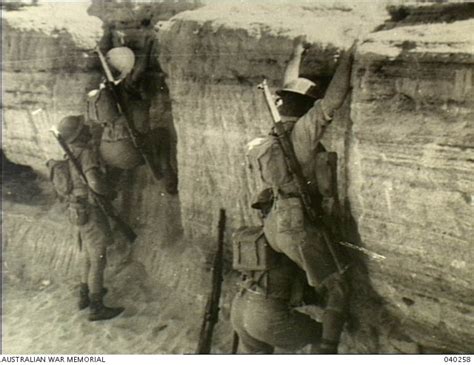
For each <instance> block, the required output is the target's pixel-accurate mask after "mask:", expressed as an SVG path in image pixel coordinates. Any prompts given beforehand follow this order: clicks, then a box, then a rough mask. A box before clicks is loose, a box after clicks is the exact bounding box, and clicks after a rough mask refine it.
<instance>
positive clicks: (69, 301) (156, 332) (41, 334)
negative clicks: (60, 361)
mask: <svg viewBox="0 0 474 365" xmlns="http://www.w3.org/2000/svg"><path fill="white" fill-rule="evenodd" d="M46 284H47V283H46ZM7 285H8V286H7V287H6V288H5V286H4V299H3V300H4V301H3V313H2V322H3V335H2V338H3V352H4V353H9V354H20V353H22V354H26V353H30V354H33V353H34V354H37V353H41V354H49V353H57V354H67V353H78V354H81V353H89V354H98V353H101V354H160V353H161V354H162V353H193V352H194V350H195V347H196V345H197V342H196V336H197V330H198V329H197V326H192V325H191V326H190V323H189V320H187V319H186V318H185V316H184V315H179V313H171V312H170V310H168V312H165V311H161V310H160V305H159V303H158V301H154V302H153V301H152V302H134V301H133V300H131V299H128V300H127V299H123V300H120V301H118V298H117V297H114V293H110V294H108V295H107V296H106V304H109V305H124V306H125V307H126V310H125V312H124V313H123V314H122V315H120V316H119V317H117V318H114V319H113V320H110V321H102V322H89V321H88V320H87V310H84V311H79V310H77V309H76V305H77V303H76V302H77V297H76V288H74V287H67V286H64V285H63V286H60V285H49V286H48V285H46V286H44V287H40V288H36V289H24V288H22V287H21V286H20V285H19V283H18V282H17V283H14V282H13V283H12V282H9V283H8V284H7ZM194 322H195V321H193V322H192V323H194ZM192 323H191V324H192ZM196 323H197V322H196Z"/></svg>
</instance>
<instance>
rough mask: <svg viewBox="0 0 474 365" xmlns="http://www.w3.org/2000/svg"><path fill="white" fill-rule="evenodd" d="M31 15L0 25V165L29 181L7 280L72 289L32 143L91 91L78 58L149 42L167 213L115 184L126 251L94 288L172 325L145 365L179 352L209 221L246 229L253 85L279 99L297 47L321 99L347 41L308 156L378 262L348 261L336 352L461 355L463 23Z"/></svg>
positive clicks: (381, 16) (140, 12) (374, 10)
mask: <svg viewBox="0 0 474 365" xmlns="http://www.w3.org/2000/svg"><path fill="white" fill-rule="evenodd" d="M98 4H99V5H98ZM467 5H470V4H467ZM48 6H49V5H41V6H39V7H31V8H28V9H27V10H23V11H18V12H16V11H15V12H7V13H6V14H7V15H6V17H5V18H4V20H5V21H4V22H3V24H4V25H3V26H4V27H5V28H4V29H3V32H2V34H4V36H2V42H3V49H4V55H5V56H6V57H5V59H6V62H4V63H3V66H2V67H3V68H2V73H3V76H4V81H5V82H4V84H3V89H4V90H3V91H4V95H5V98H4V101H3V104H2V111H3V120H2V123H3V141H2V150H3V152H4V153H5V154H6V156H7V157H8V159H10V160H11V161H13V162H15V163H17V164H22V165H28V166H31V167H32V168H33V170H34V171H35V172H37V173H39V175H40V176H39V177H38V178H37V179H36V180H34V182H33V183H34V184H37V185H38V186H39V188H40V189H41V190H42V192H43V193H42V194H43V195H42V198H41V199H36V198H35V196H34V195H31V200H30V201H28V199H23V200H22V202H21V204H19V203H18V202H11V201H9V200H8V197H6V198H7V200H6V203H4V222H3V228H4V245H5V244H6V246H5V250H4V257H3V260H4V265H5V266H4V267H5V268H6V270H7V274H9V276H11V277H15V278H19V279H20V280H21V282H22V283H33V284H35V283H36V284H37V283H41V282H42V281H43V280H49V281H52V282H55V281H56V282H67V283H69V284H70V285H74V284H75V283H76V282H77V274H78V273H77V266H78V253H79V251H78V248H77V245H76V244H75V242H76V241H75V238H74V232H73V231H72V230H71V229H70V228H69V226H67V225H65V224H64V223H65V222H64V221H63V220H62V219H63V217H62V216H63V212H62V211H61V210H60V209H59V207H58V206H56V205H54V204H53V201H54V196H53V195H52V193H51V190H50V188H49V186H48V183H47V182H46V181H45V180H44V177H45V169H44V161H45V160H46V159H48V158H53V157H59V156H60V151H59V150H58V148H57V147H56V146H55V144H54V143H55V142H54V140H53V139H52V138H50V136H49V134H48V133H47V129H49V128H50V126H51V125H53V124H56V123H57V122H58V121H59V120H60V119H61V118H62V117H63V116H65V115H67V114H70V113H80V112H81V111H82V110H83V107H84V101H85V100H84V95H85V92H86V91H88V90H90V89H92V88H95V87H96V85H97V82H98V80H99V78H100V73H99V67H98V64H97V61H96V60H95V57H90V51H91V50H92V49H93V48H94V47H95V45H96V43H97V42H98V41H101V42H105V43H103V44H104V45H108V46H110V45H111V44H112V43H113V42H114V41H115V42H120V41H124V42H130V44H131V45H133V46H134V47H138V48H139V47H140V45H141V43H140V42H141V40H143V38H144V37H143V35H144V34H145V33H146V34H147V35H148V36H150V35H154V34H155V32H156V31H157V30H158V38H157V42H156V48H155V51H156V59H155V63H154V66H153V69H152V70H151V75H152V77H151V78H150V80H161V78H162V77H166V85H164V84H163V85H161V84H158V85H161V86H160V88H159V90H160V91H156V93H155V94H154V96H153V100H152V103H151V109H150V111H151V115H152V123H156V125H166V126H169V127H173V128H174V129H175V131H176V141H177V142H176V143H177V145H176V151H177V157H176V164H177V167H178V172H179V195H178V196H177V197H175V196H169V195H167V194H166V193H165V190H164V188H163V186H162V184H161V183H160V182H155V181H153V179H152V177H151V175H150V173H149V172H148V170H147V169H146V168H145V167H140V168H138V169H137V170H135V171H132V172H130V173H127V174H125V175H124V176H123V177H122V179H121V181H120V186H121V188H122V189H121V193H120V196H119V199H118V200H117V201H116V206H117V207H118V208H119V210H120V212H121V214H122V215H123V216H124V218H125V219H126V220H128V221H129V222H130V223H131V225H132V226H133V228H134V229H135V230H136V231H137V233H138V234H139V239H138V241H137V242H136V243H135V244H134V246H128V245H126V244H124V243H123V242H119V244H118V245H116V246H114V247H113V248H111V249H110V255H109V257H110V267H109V268H108V275H107V277H108V278H109V279H107V280H108V285H109V287H110V286H111V289H112V292H115V293H118V295H120V298H121V299H120V300H121V301H122V302H123V304H124V305H125V306H126V307H127V308H128V309H127V310H128V312H127V313H129V315H133V313H137V312H140V310H141V309H142V307H141V305H142V303H145V304H146V303H148V305H149V304H150V303H151V302H152V301H154V300H159V302H160V312H162V313H164V314H163V315H162V317H160V318H161V319H163V318H165V319H166V318H175V317H176V316H179V317H180V321H177V322H176V321H175V322H173V323H174V324H175V325H176V324H178V326H177V327H176V326H174V327H173V326H170V327H173V328H175V329H173V330H169V331H165V333H164V334H163V335H162V336H164V338H165V340H164V342H166V337H168V338H182V343H180V344H177V345H176V346H175V345H173V347H170V346H168V347H163V348H160V349H159V350H157V351H162V352H192V351H194V345H195V344H194V343H193V341H195V339H197V336H198V326H199V324H200V323H199V321H200V319H197V318H199V317H200V315H201V312H202V309H203V308H204V302H205V297H204V295H203V294H204V293H206V292H207V290H208V287H209V282H208V278H209V271H208V267H209V261H210V257H211V255H210V254H211V252H212V250H213V249H214V248H213V246H214V242H215V237H216V227H217V216H218V211H219V208H221V207H222V208H225V209H226V210H227V215H228V218H229V219H228V232H227V233H228V234H229V233H231V230H232V229H233V228H236V227H239V226H240V225H243V224H255V223H258V220H257V217H256V215H255V214H254V213H253V212H252V211H251V209H250V208H249V205H250V201H251V199H252V195H253V192H254V191H255V190H256V189H257V186H256V182H255V180H254V178H253V176H251V175H250V174H249V172H248V170H247V161H246V159H245V145H246V143H248V142H249V141H251V140H252V139H253V138H255V137H256V136H259V135H263V134H265V133H267V132H268V130H269V128H270V125H271V122H270V120H269V116H268V111H267V109H266V106H265V104H264V101H263V97H262V95H261V91H259V90H258V89H257V88H256V85H257V84H258V83H259V82H261V80H262V79H263V78H266V79H267V80H268V81H269V83H270V85H271V86H272V88H273V89H275V88H276V87H278V86H280V82H281V76H282V73H283V69H284V67H285V63H286V61H287V60H288V58H289V56H290V53H291V48H292V40H293V38H294V37H295V36H297V35H299V34H306V35H307V37H308V40H309V41H310V42H311V43H312V47H311V49H310V50H309V52H308V54H307V56H306V58H305V61H304V63H303V67H302V73H303V75H304V76H306V77H310V78H312V79H314V80H316V81H319V82H321V83H322V84H326V83H327V81H328V80H329V79H330V77H331V75H332V74H333V72H334V69H335V57H334V56H335V55H336V54H337V53H338V52H339V51H340V50H342V49H346V48H348V47H349V46H350V45H351V43H352V41H353V40H354V39H356V38H359V39H361V41H360V43H359V46H358V49H357V53H356V55H355V64H354V67H353V76H352V87H353V89H352V95H351V97H348V99H347V100H346V101H345V104H344V106H343V108H341V110H340V111H338V112H337V114H336V116H335V119H334V121H333V123H332V125H331V127H330V128H329V129H328V133H327V134H326V136H325V137H324V140H323V143H324V144H325V146H326V147H327V148H328V149H330V150H334V151H337V152H338V156H339V161H338V163H339V165H338V169H339V170H338V172H339V174H338V179H339V180H338V183H339V195H340V198H341V202H342V203H343V208H344V232H343V234H344V238H345V240H347V241H349V242H351V243H353V244H356V245H360V246H362V247H364V248H366V249H369V250H371V251H374V252H376V253H378V254H380V255H383V256H384V257H385V259H384V260H378V261H377V260H373V259H370V258H369V257H367V256H364V255H361V254H358V253H356V252H355V251H354V252H352V253H351V256H352V257H353V259H354V265H353V267H352V268H351V271H350V274H351V284H352V286H353V289H354V291H353V292H354V294H353V296H352V298H351V321H350V323H349V324H348V326H347V328H346V330H345V332H344V334H343V340H342V345H341V347H342V350H343V351H345V352H356V353H367V352H369V353H377V352H379V353H399V352H402V353H420V352H439V351H441V352H472V349H473V348H474V337H473V336H472V334H471V332H472V331H471V328H472V327H473V315H472V313H473V309H474V308H473V307H474V303H473V300H472V298H474V295H473V294H474V293H473V292H474V283H473V281H472V277H474V275H473V273H474V269H473V264H472V262H474V258H473V254H472V247H473V244H474V242H473V239H472V237H474V228H473V225H472V222H473V221H474V219H473V218H474V204H473V203H472V197H473V195H474V183H473V176H474V174H473V170H474V169H473V161H474V156H473V154H474V152H473V148H474V147H473V146H474V129H473V128H474V127H473V124H472V122H470V121H472V119H473V105H472V104H473V100H474V98H473V96H474V95H473V81H472V71H473V62H474V60H473V53H472V49H473V44H472V40H470V39H469V38H468V37H462V36H460V35H462V34H469V31H470V29H472V27H473V20H472V19H471V20H469V19H468V20H465V19H464V18H463V19H464V20H456V19H457V18H456V17H454V18H452V17H451V18H450V21H451V22H450V23H449V24H436V22H434V23H435V24H423V23H424V22H426V21H424V20H419V19H418V18H417V19H418V20H417V21H416V22H415V23H417V24H411V23H410V22H408V21H407V23H410V24H405V26H403V27H398V28H393V29H388V28H392V27H393V26H396V24H394V23H396V20H394V19H393V18H392V19H389V16H388V14H387V13H386V12H385V10H384V9H383V8H380V7H379V6H373V7H371V8H370V9H367V8H366V7H364V6H362V5H344V4H342V5H337V6H335V5H330V4H326V5H308V4H307V5H304V6H297V7H295V6H292V7H290V6H286V5H284V4H282V5H279V6H270V5H256V4H251V3H246V4H243V5H232V4H227V5H222V4H215V5H212V6H207V7H204V8H201V9H198V10H195V11H189V12H184V13H181V14H178V15H177V16H175V17H174V18H172V19H171V21H170V22H168V23H167V24H165V25H163V26H161V25H159V24H158V23H157V21H158V20H160V19H161V15H160V14H158V13H157V10H156V9H155V8H153V7H152V6H149V5H144V6H143V7H142V6H141V5H140V6H139V5H136V4H134V5H133V4H132V5H130V4H129V3H125V4H123V5H121V7H117V8H114V9H116V10H115V12H116V13H115V12H112V11H111V9H110V8H107V7H101V6H100V2H94V5H93V6H92V7H90V8H89V9H88V10H87V8H86V7H85V6H80V7H77V6H76V5H74V6H75V7H74V9H73V8H62V10H61V9H59V8H57V6H59V5H58V4H55V5H54V6H53V8H48ZM64 6H66V5H64ZM68 6H71V5H68ZM365 6H367V4H365ZM460 6H464V5H460ZM72 9H73V10H72ZM120 9H122V10H120ZM87 12H88V13H87ZM425 12H426V11H425ZM427 13H428V14H431V13H430V12H429V11H428V12H427ZM51 14H53V15H54V14H56V15H54V16H51ZM88 14H95V15H97V16H99V17H100V18H101V19H102V20H103V21H104V22H101V21H100V20H99V19H98V18H96V17H95V16H91V15H88ZM114 14H115V15H114ZM130 14H132V16H130ZM417 14H418V13H417ZM430 19H431V18H430ZM387 20H388V22H387ZM429 22H432V19H431V20H429ZM384 27H385V28H387V30H382V31H378V32H375V33H374V32H372V31H373V30H374V29H376V28H379V29H384ZM117 30H118V32H116V31H117ZM114 32H115V33H114ZM112 33H114V34H115V36H114V34H112ZM114 37H115V38H114ZM160 82H161V81H160ZM161 87H163V88H161ZM168 89H169V94H168ZM29 183H31V181H29V182H28V184H29ZM34 191H35V192H36V191H37V190H34ZM4 193H5V192H4ZM35 194H36V193H35ZM4 197H5V196H4ZM226 242H227V246H226V281H225V290H224V299H223V311H222V317H221V322H220V324H219V328H218V334H219V336H220V338H221V341H219V343H217V344H216V349H215V351H216V352H226V351H228V349H229V348H230V341H231V339H230V328H229V322H228V310H229V305H230V298H231V296H232V293H233V290H234V288H233V285H232V284H233V279H234V277H233V276H232V274H230V271H229V259H230V252H229V250H230V242H229V240H227V241H226ZM110 279H112V280H110ZM7 290H8V288H7ZM7 293H8V292H7ZM137 299H139V300H137ZM178 327H179V328H178ZM160 338H161V337H160ZM173 343H175V342H173Z"/></svg>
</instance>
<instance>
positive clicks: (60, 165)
mask: <svg viewBox="0 0 474 365" xmlns="http://www.w3.org/2000/svg"><path fill="white" fill-rule="evenodd" d="M46 166H47V167H48V169H49V179H50V180H51V183H52V184H53V187H54V190H55V191H56V193H57V194H58V195H59V197H60V198H67V197H69V195H70V194H71V193H72V189H73V185H72V179H71V171H70V169H69V159H65V160H49V161H48V162H46Z"/></svg>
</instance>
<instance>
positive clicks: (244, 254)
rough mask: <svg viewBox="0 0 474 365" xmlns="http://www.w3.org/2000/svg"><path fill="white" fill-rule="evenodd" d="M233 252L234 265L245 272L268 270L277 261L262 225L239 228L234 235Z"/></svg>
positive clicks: (236, 268)
mask: <svg viewBox="0 0 474 365" xmlns="http://www.w3.org/2000/svg"><path fill="white" fill-rule="evenodd" d="M232 254H233V256H232V267H233V268H234V269H235V270H237V271H240V272H244V273H248V272H252V271H267V270H269V269H270V268H271V267H273V266H274V265H275V263H276V261H277V257H276V256H277V254H276V252H275V251H273V249H272V248H271V247H270V245H269V244H268V242H267V239H266V238H265V235H264V234H263V227H261V226H259V227H242V228H240V229H238V230H237V231H236V232H235V233H234V234H233V235H232Z"/></svg>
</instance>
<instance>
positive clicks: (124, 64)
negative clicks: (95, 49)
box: [105, 47, 135, 79]
mask: <svg viewBox="0 0 474 365" xmlns="http://www.w3.org/2000/svg"><path fill="white" fill-rule="evenodd" d="M105 58H106V60H107V63H108V64H109V65H110V66H112V67H113V68H115V69H116V70H117V71H119V72H120V76H119V78H120V79H123V78H124V77H125V76H127V75H128V74H129V73H130V71H132V68H133V66H134V65H135V54H134V53H133V51H132V50H131V49H130V48H128V47H116V48H112V49H111V50H109V51H108V52H107V55H106V56H105Z"/></svg>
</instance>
